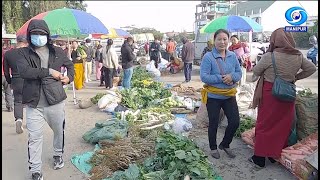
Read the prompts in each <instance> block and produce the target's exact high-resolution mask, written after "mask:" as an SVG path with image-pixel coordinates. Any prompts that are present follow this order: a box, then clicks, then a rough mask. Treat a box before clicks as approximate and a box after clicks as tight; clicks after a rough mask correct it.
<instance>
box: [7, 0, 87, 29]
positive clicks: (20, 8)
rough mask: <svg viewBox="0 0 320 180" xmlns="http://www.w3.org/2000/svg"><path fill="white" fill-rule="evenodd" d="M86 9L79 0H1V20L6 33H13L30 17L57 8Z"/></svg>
mask: <svg viewBox="0 0 320 180" xmlns="http://www.w3.org/2000/svg"><path fill="white" fill-rule="evenodd" d="M63 7H67V8H71V9H80V10H83V11H86V7H87V5H86V4H85V3H84V2H83V1H82V0H81V1H74V0H72V1H49V0H42V1H31V0H29V1H2V14H3V16H2V22H4V24H5V28H6V32H7V33H8V34H15V33H16V31H17V30H18V29H20V28H21V27H22V25H23V24H24V23H26V22H27V21H28V20H29V19H31V18H32V17H34V16H36V15H38V14H40V13H43V12H46V11H51V10H54V9H59V8H63Z"/></svg>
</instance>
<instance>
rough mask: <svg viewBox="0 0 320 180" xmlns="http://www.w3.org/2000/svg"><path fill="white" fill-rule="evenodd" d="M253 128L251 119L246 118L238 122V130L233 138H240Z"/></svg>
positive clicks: (253, 122) (253, 123)
mask: <svg viewBox="0 0 320 180" xmlns="http://www.w3.org/2000/svg"><path fill="white" fill-rule="evenodd" d="M253 127H255V121H254V120H253V119H252V118H249V117H246V118H244V119H242V120H240V125H239V128H238V129H237V131H236V133H235V134H234V136H235V137H241V134H242V133H243V132H245V131H247V130H249V129H252V128H253Z"/></svg>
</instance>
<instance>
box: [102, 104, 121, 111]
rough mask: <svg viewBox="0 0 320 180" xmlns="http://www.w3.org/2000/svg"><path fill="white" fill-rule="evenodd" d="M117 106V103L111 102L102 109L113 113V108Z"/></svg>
mask: <svg viewBox="0 0 320 180" xmlns="http://www.w3.org/2000/svg"><path fill="white" fill-rule="evenodd" d="M117 106H118V103H116V102H112V103H111V104H108V105H107V106H106V107H105V108H104V111H106V112H109V113H113V112H114V111H115V108H116V107H117Z"/></svg>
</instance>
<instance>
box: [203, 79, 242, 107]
mask: <svg viewBox="0 0 320 180" xmlns="http://www.w3.org/2000/svg"><path fill="white" fill-rule="evenodd" d="M208 93H212V94H219V95H223V96H230V97H231V96H235V95H236V93H237V89H236V88H232V89H220V88H216V87H213V86H209V85H206V84H205V85H203V89H202V90H201V99H202V103H204V104H207V101H208Z"/></svg>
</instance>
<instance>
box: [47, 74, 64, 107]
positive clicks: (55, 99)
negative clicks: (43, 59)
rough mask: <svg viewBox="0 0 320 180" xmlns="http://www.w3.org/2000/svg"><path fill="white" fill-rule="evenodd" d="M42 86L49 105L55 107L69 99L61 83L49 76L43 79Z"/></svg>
mask: <svg viewBox="0 0 320 180" xmlns="http://www.w3.org/2000/svg"><path fill="white" fill-rule="evenodd" d="M41 84H42V89H43V92H44V94H45V96H46V99H47V101H48V103H49V105H55V104H58V103H60V102H62V101H63V100H65V99H67V94H66V92H65V91H64V89H63V85H62V82H61V81H59V80H56V79H54V78H53V77H51V76H49V77H45V78H42V79H41Z"/></svg>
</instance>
